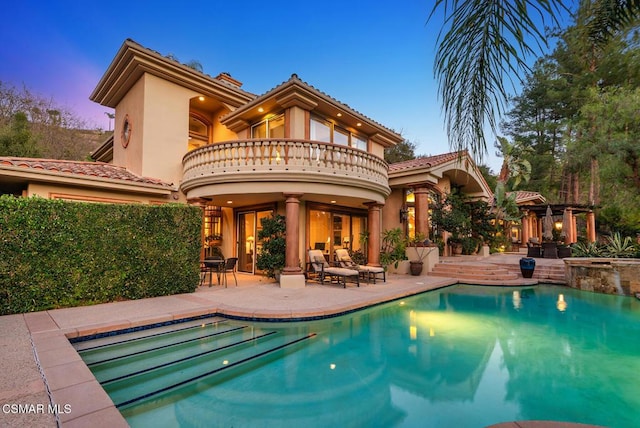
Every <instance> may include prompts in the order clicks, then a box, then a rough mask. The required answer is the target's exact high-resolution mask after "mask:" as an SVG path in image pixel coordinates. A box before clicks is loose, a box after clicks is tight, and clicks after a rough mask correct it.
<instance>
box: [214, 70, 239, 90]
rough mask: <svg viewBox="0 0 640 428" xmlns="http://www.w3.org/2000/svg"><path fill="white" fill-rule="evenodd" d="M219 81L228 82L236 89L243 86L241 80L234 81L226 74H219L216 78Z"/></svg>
mask: <svg viewBox="0 0 640 428" xmlns="http://www.w3.org/2000/svg"><path fill="white" fill-rule="evenodd" d="M216 79H217V80H221V81H223V82H227V83H229V84H231V85H233V86H235V87H236V88H239V87H241V86H242V82H241V81H239V80H236V79H234V78H233V77H231V75H230V74H229V73H226V72H222V73H220V74H218V75H217V76H216Z"/></svg>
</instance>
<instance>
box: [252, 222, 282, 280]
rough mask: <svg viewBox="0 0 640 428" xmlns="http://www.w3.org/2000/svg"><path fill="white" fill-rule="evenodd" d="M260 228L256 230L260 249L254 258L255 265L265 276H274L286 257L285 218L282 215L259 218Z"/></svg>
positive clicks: (280, 268)
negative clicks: (260, 245)
mask: <svg viewBox="0 0 640 428" xmlns="http://www.w3.org/2000/svg"><path fill="white" fill-rule="evenodd" d="M260 225H261V226H262V229H260V230H259V231H258V240H259V241H261V242H262V249H261V250H260V251H259V252H258V257H257V258H256V267H257V268H258V269H260V270H263V271H264V272H265V274H266V275H267V277H269V278H275V277H276V274H277V273H280V272H281V271H282V269H283V268H284V265H285V257H286V230H287V226H286V220H285V217H284V216H283V215H280V214H276V215H274V216H272V217H265V218H262V219H260Z"/></svg>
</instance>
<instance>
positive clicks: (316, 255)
mask: <svg viewBox="0 0 640 428" xmlns="http://www.w3.org/2000/svg"><path fill="white" fill-rule="evenodd" d="M309 266H310V267H311V269H312V270H313V272H315V273H316V274H317V275H318V279H320V283H321V284H324V280H325V278H326V277H329V280H331V278H336V280H337V282H338V284H340V279H342V285H343V286H344V288H347V278H350V277H353V278H355V281H356V284H357V285H358V287H360V272H358V271H357V270H354V269H345V268H341V267H331V266H329V263H327V261H326V260H325V258H324V255H323V254H322V251H320V250H309Z"/></svg>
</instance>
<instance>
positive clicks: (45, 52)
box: [0, 0, 500, 172]
mask: <svg viewBox="0 0 640 428" xmlns="http://www.w3.org/2000/svg"><path fill="white" fill-rule="evenodd" d="M432 4H433V2H432V1H431V0H405V1H399V2H379V1H365V0H356V1H350V0H325V1H322V2H307V1H300V0H299V1H293V2H291V1H281V2H264V1H260V2H256V1H253V0H245V1H241V2H240V1H228V0H227V1H218V0H211V1H192V2H177V1H173V2H153V1H131V0H130V1H120V0H114V1H109V2H94V1H88V0H84V1H75V0H67V1H63V0H60V1H33V0H24V1H15V2H10V3H8V4H6V3H5V5H4V6H3V7H2V9H3V15H4V16H5V19H4V20H3V25H2V26H0V42H1V43H0V80H1V81H2V82H4V83H9V84H13V85H15V86H18V87H20V86H22V85H23V84H24V85H25V86H26V87H28V88H29V89H31V90H32V91H33V92H35V93H37V94H39V95H41V96H45V97H52V98H53V99H54V100H55V101H56V102H57V103H58V104H60V105H63V106H66V107H68V108H69V109H71V110H72V111H74V112H76V113H77V115H78V116H80V117H82V118H84V119H86V120H87V122H88V123H89V125H90V126H92V127H99V128H102V129H107V128H108V125H109V122H108V119H107V116H106V115H105V112H106V111H110V110H109V109H107V108H104V107H102V106H100V105H98V104H95V103H93V102H91V101H89V95H90V93H91V92H92V90H93V89H94V88H95V86H96V84H97V83H98V81H99V79H100V77H101V76H102V74H103V73H104V71H105V70H106V69H107V67H108V66H109V63H110V62H111V60H112V59H113V57H114V55H115V54H116V52H117V50H118V49H119V48H120V46H121V44H122V43H123V41H124V40H125V39H126V38H131V39H133V40H135V41H136V42H138V43H140V44H142V45H143V46H145V47H147V48H150V49H153V50H155V51H158V52H159V53H161V54H163V55H167V54H173V55H175V56H176V57H177V58H178V59H179V60H180V61H181V62H188V61H190V60H197V61H199V62H200V63H201V64H202V66H203V68H204V72H205V73H207V74H210V75H212V76H215V75H217V74H218V73H220V72H223V71H224V72H228V73H230V74H231V75H232V76H233V77H234V78H236V79H238V80H240V81H242V82H243V83H244V86H243V88H244V89H246V90H248V91H250V92H253V93H256V94H262V93H264V92H266V91H267V90H269V89H271V88H272V87H274V86H276V85H278V84H279V83H281V82H283V81H285V80H287V79H288V78H289V77H290V75H291V74H292V73H296V74H298V76H299V77H300V78H301V79H302V80H304V81H306V82H307V83H309V84H311V85H313V86H315V87H316V88H318V89H320V90H322V91H324V92H326V93H328V94H329V95H331V96H332V97H334V98H336V99H338V100H340V101H342V102H344V103H346V104H348V105H349V106H351V107H352V108H354V109H356V110H358V111H360V112H361V113H363V114H365V115H366V116H369V117H370V118H372V119H374V120H376V121H377V122H380V123H382V124H383V125H385V126H387V127H389V128H392V129H395V130H396V131H398V132H401V133H402V135H404V136H405V138H407V139H409V140H410V141H413V142H415V143H416V144H417V150H416V152H417V154H426V155H431V154H438V153H444V152H448V151H450V147H449V144H448V141H447V137H446V133H445V131H444V126H443V124H444V120H443V116H442V114H441V110H440V104H439V102H438V96H437V84H436V81H435V79H434V77H433V56H434V52H435V43H436V37H437V34H438V31H439V29H440V24H441V22H440V21H439V20H438V19H434V20H433V21H432V22H430V23H429V24H428V25H427V23H426V20H427V17H428V16H429V13H430V11H431V8H432ZM6 17H13V19H6ZM488 143H489V144H492V139H491V140H489V142H488ZM494 151H495V150H493V148H492V147H490V149H489V153H488V156H487V157H486V158H485V163H486V164H488V165H489V166H491V168H492V169H493V170H494V172H497V171H498V170H499V165H500V159H498V158H496V157H495V155H494Z"/></svg>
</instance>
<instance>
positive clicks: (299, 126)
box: [288, 107, 307, 139]
mask: <svg viewBox="0 0 640 428" xmlns="http://www.w3.org/2000/svg"><path fill="white" fill-rule="evenodd" d="M306 117H307V116H306V113H305V111H304V110H303V109H302V108H300V107H291V108H290V109H289V117H288V119H289V120H290V123H289V124H288V127H289V132H290V133H291V135H290V138H300V139H305V135H306V128H307V123H306V121H305V119H306Z"/></svg>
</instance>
